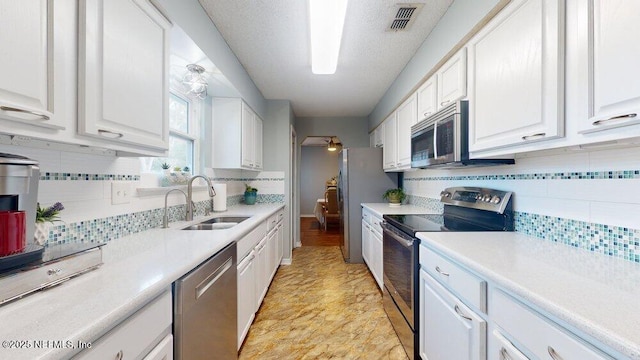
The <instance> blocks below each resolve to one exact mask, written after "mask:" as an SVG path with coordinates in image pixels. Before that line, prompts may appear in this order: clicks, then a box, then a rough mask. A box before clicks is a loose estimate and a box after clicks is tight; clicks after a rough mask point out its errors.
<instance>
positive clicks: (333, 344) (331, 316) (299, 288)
mask: <svg viewBox="0 0 640 360" xmlns="http://www.w3.org/2000/svg"><path fill="white" fill-rule="evenodd" d="M239 358H240V359H243V360H244V359H261V360H262V359H399V360H406V359H407V357H406V355H405V353H404V351H403V349H402V346H401V345H400V342H399V341H398V338H397V336H396V334H395V333H394V331H393V328H392V327H391V323H389V320H388V319H387V316H386V314H385V312H384V310H383V308H382V297H381V293H380V291H379V290H378V288H377V285H376V284H375V281H374V279H373V277H372V276H371V275H370V274H369V272H368V269H367V268H366V265H364V264H346V263H344V261H343V260H342V255H341V254H340V248H339V247H337V246H303V247H301V248H298V249H295V250H294V252H293V264H292V265H290V266H281V267H280V269H279V270H278V273H277V274H276V276H275V279H274V281H273V282H272V284H271V287H270V289H269V292H268V293H267V296H266V297H265V299H264V302H263V304H262V307H261V308H260V311H259V312H258V314H257V315H256V319H255V321H254V323H253V325H252V326H251V329H250V331H249V334H248V335H247V338H246V339H245V343H244V345H243V348H242V349H241V352H240V356H239Z"/></svg>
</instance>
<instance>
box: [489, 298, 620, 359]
mask: <svg viewBox="0 0 640 360" xmlns="http://www.w3.org/2000/svg"><path fill="white" fill-rule="evenodd" d="M489 315H490V316H491V318H492V319H493V320H494V321H495V323H496V324H497V325H499V326H500V327H502V328H503V329H504V330H505V332H506V333H507V334H509V335H511V336H512V337H513V339H516V340H517V342H518V343H519V344H521V345H522V347H523V348H525V349H527V350H529V351H530V352H531V353H532V354H533V355H535V356H536V357H538V358H540V359H567V360H568V359H581V360H595V359H611V358H610V357H608V356H606V355H604V354H603V353H600V352H599V351H598V350H596V349H595V348H592V347H591V346H590V345H588V344H586V343H585V342H584V341H583V340H581V339H579V338H578V337H576V336H575V335H573V334H571V333H569V332H568V331H567V330H565V329H563V328H561V327H560V326H559V325H557V324H555V323H552V322H551V321H550V320H547V319H546V318H544V317H543V316H542V315H540V314H538V313H536V312H534V311H533V310H531V309H530V308H528V307H527V306H525V305H523V304H521V303H520V302H518V301H516V300H515V299H513V298H511V297H510V296H508V295H506V294H505V293H503V292H501V291H499V290H496V291H492V293H491V301H490V303H489ZM552 354H553V355H552ZM554 356H555V357H554Z"/></svg>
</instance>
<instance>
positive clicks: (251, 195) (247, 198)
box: [244, 184, 258, 205]
mask: <svg viewBox="0 0 640 360" xmlns="http://www.w3.org/2000/svg"><path fill="white" fill-rule="evenodd" d="M257 197H258V189H256V188H254V187H252V186H251V185H249V184H244V203H245V204H247V205H253V204H255V203H256V198H257Z"/></svg>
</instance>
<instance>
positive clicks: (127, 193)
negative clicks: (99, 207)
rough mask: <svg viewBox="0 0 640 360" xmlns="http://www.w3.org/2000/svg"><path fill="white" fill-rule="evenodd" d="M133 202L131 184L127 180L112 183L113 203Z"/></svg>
mask: <svg viewBox="0 0 640 360" xmlns="http://www.w3.org/2000/svg"><path fill="white" fill-rule="evenodd" d="M130 202H131V184H130V183H129V182H126V181H114V182H112V183H111V205H117V204H128V203H130Z"/></svg>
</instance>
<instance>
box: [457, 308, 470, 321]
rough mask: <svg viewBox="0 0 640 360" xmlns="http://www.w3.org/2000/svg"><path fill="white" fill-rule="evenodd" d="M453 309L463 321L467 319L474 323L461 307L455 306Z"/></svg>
mask: <svg viewBox="0 0 640 360" xmlns="http://www.w3.org/2000/svg"><path fill="white" fill-rule="evenodd" d="M453 309H454V310H455V311H456V314H458V315H460V317H461V318H463V319H467V320H469V321H473V319H472V318H470V317H469V316H467V315H465V314H464V313H463V312H462V310H460V307H459V306H458V305H456V306H454V307H453Z"/></svg>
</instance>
